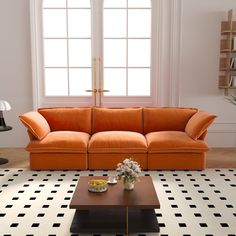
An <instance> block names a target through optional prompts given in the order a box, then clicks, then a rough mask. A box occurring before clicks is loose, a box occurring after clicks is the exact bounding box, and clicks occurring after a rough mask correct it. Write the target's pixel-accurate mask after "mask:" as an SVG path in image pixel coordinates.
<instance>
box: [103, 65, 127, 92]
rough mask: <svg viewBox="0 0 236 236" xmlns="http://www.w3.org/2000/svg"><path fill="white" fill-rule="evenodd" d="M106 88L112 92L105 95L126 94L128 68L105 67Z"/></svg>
mask: <svg viewBox="0 0 236 236" xmlns="http://www.w3.org/2000/svg"><path fill="white" fill-rule="evenodd" d="M104 89H108V90H110V92H106V93H104V95H105V96H125V95H126V70H125V69H107V68H105V69H104Z"/></svg>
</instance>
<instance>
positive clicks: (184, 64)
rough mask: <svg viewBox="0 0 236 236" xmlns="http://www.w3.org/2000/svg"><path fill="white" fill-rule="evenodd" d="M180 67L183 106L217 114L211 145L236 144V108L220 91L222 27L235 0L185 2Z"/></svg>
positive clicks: (209, 140) (234, 6) (210, 140)
mask: <svg viewBox="0 0 236 236" xmlns="http://www.w3.org/2000/svg"><path fill="white" fill-rule="evenodd" d="M182 3H183V5H182V41H181V55H182V56H181V67H180V106H193V107H199V108H200V109H203V110H207V111H210V112H213V113H214V114H216V115H218V119H217V120H216V122H215V123H214V125H213V126H212V127H211V128H210V130H209V134H208V138H207V140H208V143H209V144H210V145H211V146H218V147H233V146H235V145H236V106H234V105H232V104H230V103H229V102H227V101H226V99H225V98H224V93H223V91H222V90H219V89H218V74H219V72H218V70H219V56H220V53H219V52H220V24H221V21H223V20H226V19H227V11H228V10H230V9H234V13H235V14H234V19H235V20H236V1H235V0H224V1H222V0H183V2H182Z"/></svg>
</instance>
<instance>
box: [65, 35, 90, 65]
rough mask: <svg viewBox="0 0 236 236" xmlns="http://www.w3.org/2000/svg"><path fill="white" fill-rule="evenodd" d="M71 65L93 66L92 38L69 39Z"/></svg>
mask: <svg viewBox="0 0 236 236" xmlns="http://www.w3.org/2000/svg"><path fill="white" fill-rule="evenodd" d="M69 66H77V67H91V40H90V39H70V40H69Z"/></svg>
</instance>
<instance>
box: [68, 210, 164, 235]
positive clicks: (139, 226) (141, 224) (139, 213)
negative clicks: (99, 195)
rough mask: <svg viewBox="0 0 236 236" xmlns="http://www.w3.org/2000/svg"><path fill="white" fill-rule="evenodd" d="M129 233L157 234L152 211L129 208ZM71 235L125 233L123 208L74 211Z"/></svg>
mask: <svg viewBox="0 0 236 236" xmlns="http://www.w3.org/2000/svg"><path fill="white" fill-rule="evenodd" d="M128 212H129V213H128V228H129V230H128V231H129V233H144V232H145V233H148V232H159V226H158V222H157V218H156V214H155V211H154V209H138V208H129V210H128ZM70 231H71V233H126V209H125V208H118V207H117V208H92V209H86V210H76V212H75V215H74V219H73V221H72V224H71V228H70Z"/></svg>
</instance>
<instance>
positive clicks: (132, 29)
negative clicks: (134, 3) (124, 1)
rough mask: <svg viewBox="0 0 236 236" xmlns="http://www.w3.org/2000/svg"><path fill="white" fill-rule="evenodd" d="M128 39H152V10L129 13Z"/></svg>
mask: <svg viewBox="0 0 236 236" xmlns="http://www.w3.org/2000/svg"><path fill="white" fill-rule="evenodd" d="M128 37H142V38H145V37H147V38H148V37H151V10H146V9H141V10H133V9H132V10H129V11H128Z"/></svg>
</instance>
